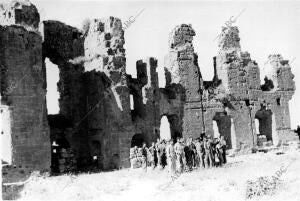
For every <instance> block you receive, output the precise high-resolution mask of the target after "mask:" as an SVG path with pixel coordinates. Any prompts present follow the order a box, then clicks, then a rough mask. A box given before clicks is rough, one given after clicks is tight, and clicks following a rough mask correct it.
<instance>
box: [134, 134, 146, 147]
mask: <svg viewBox="0 0 300 201" xmlns="http://www.w3.org/2000/svg"><path fill="white" fill-rule="evenodd" d="M144 142H145V140H144V137H143V135H142V134H140V133H137V134H135V135H134V136H132V138H131V147H134V146H137V147H142V145H143V143H144Z"/></svg>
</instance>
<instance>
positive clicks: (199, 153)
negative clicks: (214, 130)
mask: <svg viewBox="0 0 300 201" xmlns="http://www.w3.org/2000/svg"><path fill="white" fill-rule="evenodd" d="M195 147H196V151H197V158H198V160H199V161H198V163H199V167H200V168H204V167H205V166H204V155H205V150H204V143H203V140H200V138H198V139H197V142H196V144H195Z"/></svg>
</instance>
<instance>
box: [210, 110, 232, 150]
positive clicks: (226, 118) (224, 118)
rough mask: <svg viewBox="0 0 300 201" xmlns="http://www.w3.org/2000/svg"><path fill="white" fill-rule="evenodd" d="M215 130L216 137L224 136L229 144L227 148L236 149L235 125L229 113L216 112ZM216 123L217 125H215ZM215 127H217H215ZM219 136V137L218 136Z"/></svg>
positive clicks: (214, 119) (214, 118)
mask: <svg viewBox="0 0 300 201" xmlns="http://www.w3.org/2000/svg"><path fill="white" fill-rule="evenodd" d="M212 120H213V130H214V137H219V136H224V138H225V140H226V144H227V148H228V149H231V148H233V147H234V143H233V141H234V136H233V135H235V132H234V129H233V127H234V125H233V123H232V122H233V120H232V117H231V116H230V115H228V114H227V112H216V114H215V115H214V117H213V119H212ZM214 122H215V123H214ZM214 125H215V126H214ZM218 134H219V136H217V135H218Z"/></svg>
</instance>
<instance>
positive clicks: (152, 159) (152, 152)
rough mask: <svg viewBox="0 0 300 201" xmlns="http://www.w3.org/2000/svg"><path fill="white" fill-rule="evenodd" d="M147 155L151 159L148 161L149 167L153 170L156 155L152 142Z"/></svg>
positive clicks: (155, 163)
mask: <svg viewBox="0 0 300 201" xmlns="http://www.w3.org/2000/svg"><path fill="white" fill-rule="evenodd" d="M149 153H150V157H151V159H150V161H151V166H152V167H153V168H155V167H156V165H157V155H156V146H155V143H154V142H152V145H151V147H149Z"/></svg>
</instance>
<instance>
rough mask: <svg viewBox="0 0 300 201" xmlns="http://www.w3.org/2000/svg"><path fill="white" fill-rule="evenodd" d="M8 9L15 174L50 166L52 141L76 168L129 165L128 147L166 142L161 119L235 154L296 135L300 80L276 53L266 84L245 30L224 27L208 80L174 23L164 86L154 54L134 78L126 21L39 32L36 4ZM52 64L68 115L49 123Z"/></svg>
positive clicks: (7, 74) (8, 99) (9, 130)
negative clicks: (69, 153) (244, 39)
mask: <svg viewBox="0 0 300 201" xmlns="http://www.w3.org/2000/svg"><path fill="white" fill-rule="evenodd" d="M1 8H2V12H3V13H4V14H3V15H1V18H2V19H1V25H0V49H1V51H0V65H1V114H2V115H1V116H2V121H1V124H2V127H3V128H4V129H2V130H3V134H2V135H4V136H8V137H10V138H11V144H10V145H9V146H10V147H11V148H12V154H11V155H12V156H11V158H12V164H13V165H15V166H16V167H17V168H24V167H26V168H28V169H30V170H35V169H36V170H49V168H50V161H51V159H50V158H51V144H52V143H53V142H54V141H57V142H58V143H59V142H62V141H64V142H67V143H64V146H69V148H71V149H72V150H74V152H75V155H76V159H77V166H78V169H81V168H84V167H86V166H88V165H89V164H90V163H91V158H92V156H97V158H98V167H100V168H101V169H114V168H120V167H128V166H129V148H130V147H131V146H133V145H135V144H139V143H140V142H142V141H145V142H147V143H148V144H150V143H151V142H152V141H155V140H156V139H157V138H159V137H160V130H159V128H160V122H161V118H162V117H163V116H166V117H167V118H168V120H169V123H170V129H171V137H173V138H176V137H193V138H196V137H199V136H200V134H201V133H206V134H207V135H211V136H214V137H216V136H218V135H224V136H225V137H226V140H227V143H228V145H229V148H232V149H234V150H235V151H237V152H244V151H246V152H249V151H252V150H253V149H254V148H256V146H257V144H258V141H259V140H258V139H259V137H258V136H260V137H261V136H264V137H265V138H266V139H267V140H268V141H272V142H273V144H274V145H279V144H281V143H282V142H284V141H289V140H295V139H296V135H295V134H293V132H292V131H291V129H290V117H289V106H288V101H289V100H290V99H291V98H292V96H293V94H294V92H295V83H294V81H293V74H292V72H291V68H290V66H289V62H288V61H287V60H284V59H283V58H282V57H281V56H280V55H271V56H270V57H269V66H270V70H269V74H268V75H267V77H266V79H265V84H263V85H261V82H260V70H259V67H258V65H257V63H256V62H255V61H254V60H252V59H251V57H250V54H249V53H248V52H243V51H241V47H240V38H239V32H238V29H237V27H234V26H231V27H224V28H223V30H222V33H221V35H220V37H219V52H218V54H217V56H216V57H215V58H214V59H213V61H214V72H215V74H214V77H213V79H212V80H211V81H204V80H203V79H202V76H201V72H200V68H199V66H198V61H197V59H198V56H197V54H196V53H195V51H194V47H193V37H194V36H195V31H194V30H193V28H192V27H191V25H187V24H182V25H180V26H177V27H175V29H174V30H173V31H172V32H171V35H170V41H169V53H168V54H167V56H166V57H165V66H164V67H165V78H166V86H165V88H159V82H158V74H157V72H156V68H157V67H158V63H157V60H156V59H155V58H147V59H145V60H139V61H137V62H136V70H137V77H136V78H133V77H132V76H131V75H128V74H126V56H125V49H124V47H123V45H124V43H125V39H124V31H123V29H122V23H121V21H120V20H119V19H118V18H114V17H109V18H106V19H95V20H91V21H90V23H89V24H88V26H87V29H86V30H85V31H80V30H78V29H77V28H75V27H71V26H68V25H65V24H63V23H61V22H58V21H44V22H42V24H43V29H42V30H41V31H42V32H43V34H41V33H39V31H38V28H39V27H38V26H39V20H40V19H39V14H38V11H37V9H36V8H35V6H34V5H32V4H30V3H28V2H27V3H24V2H23V3H20V2H19V3H18V2H16V1H14V3H11V4H10V5H9V6H8V7H5V6H2V7H1ZM42 35H43V39H42ZM46 58H48V59H49V60H50V61H51V62H52V63H54V64H56V65H57V66H58V69H59V75H60V78H59V82H58V83H57V88H58V91H59V93H60V98H59V107H60V112H59V114H58V115H51V116H49V117H48V119H49V123H48V120H47V108H46V98H45V97H46V86H47V83H46V68H47V66H46V65H45V59H46ZM14 83H15V84H14ZM12 84H14V85H12ZM12 86H13V87H12ZM130 96H132V97H133V105H134V109H131V108H130ZM47 101H51V100H47ZM4 114H5V115H4Z"/></svg>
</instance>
